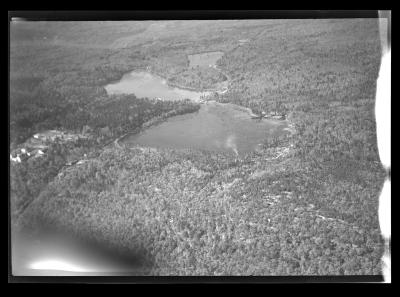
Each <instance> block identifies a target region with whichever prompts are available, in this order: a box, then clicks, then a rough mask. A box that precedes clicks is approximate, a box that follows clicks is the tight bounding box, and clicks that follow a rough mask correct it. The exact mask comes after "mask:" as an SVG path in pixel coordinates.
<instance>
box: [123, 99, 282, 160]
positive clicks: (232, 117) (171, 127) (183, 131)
mask: <svg viewBox="0 0 400 297" xmlns="http://www.w3.org/2000/svg"><path fill="white" fill-rule="evenodd" d="M286 127H287V125H286V122H285V121H273V120H254V119H251V112H250V111H249V110H247V109H245V108H242V107H239V106H237V105H234V104H222V103H217V102H209V103H205V104H202V105H201V108H200V110H199V111H198V112H195V113H190V114H185V115H180V116H175V117H172V118H169V119H167V120H166V121H165V122H163V123H161V124H159V125H156V126H153V127H150V128H148V129H146V130H144V131H143V132H142V133H140V134H137V135H131V136H129V137H127V138H126V139H124V140H123V143H125V144H127V145H137V144H138V145H142V146H148V147H165V148H177V149H180V148H190V149H202V150H208V151H220V152H232V153H234V154H244V153H246V152H250V151H252V150H254V149H255V148H256V147H257V145H258V144H260V143H261V142H262V141H263V140H264V139H265V138H268V137H271V136H276V135H279V134H281V133H287V132H285V131H284V129H285V128H286Z"/></svg>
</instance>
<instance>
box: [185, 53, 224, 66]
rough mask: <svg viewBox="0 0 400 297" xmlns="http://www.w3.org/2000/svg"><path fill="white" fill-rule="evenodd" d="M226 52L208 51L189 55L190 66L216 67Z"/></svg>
mask: <svg viewBox="0 0 400 297" xmlns="http://www.w3.org/2000/svg"><path fill="white" fill-rule="evenodd" d="M223 55H224V52H207V53H199V54H194V55H189V56H188V59H189V67H197V66H199V67H215V66H216V63H217V61H218V60H219V59H220V58H221V57H222V56H223Z"/></svg>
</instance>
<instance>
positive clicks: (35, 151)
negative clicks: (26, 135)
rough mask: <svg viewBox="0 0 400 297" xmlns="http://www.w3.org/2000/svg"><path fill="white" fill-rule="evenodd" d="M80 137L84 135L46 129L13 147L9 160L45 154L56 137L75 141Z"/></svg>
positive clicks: (64, 140)
mask: <svg viewBox="0 0 400 297" xmlns="http://www.w3.org/2000/svg"><path fill="white" fill-rule="evenodd" d="M80 137H84V136H82V135H76V134H72V133H67V132H64V131H58V130H48V131H45V132H42V133H37V134H35V135H33V137H31V138H30V139H28V140H27V141H26V142H25V143H24V144H23V145H22V146H21V147H20V148H17V149H15V150H14V151H13V152H12V153H11V154H10V160H11V161H12V162H16V163H21V162H22V161H24V160H26V159H29V158H32V157H40V156H43V155H44V154H45V152H46V150H47V149H48V147H49V145H50V143H52V142H54V141H55V140H56V139H59V140H61V141H63V142H67V141H75V140H77V139H78V138H80Z"/></svg>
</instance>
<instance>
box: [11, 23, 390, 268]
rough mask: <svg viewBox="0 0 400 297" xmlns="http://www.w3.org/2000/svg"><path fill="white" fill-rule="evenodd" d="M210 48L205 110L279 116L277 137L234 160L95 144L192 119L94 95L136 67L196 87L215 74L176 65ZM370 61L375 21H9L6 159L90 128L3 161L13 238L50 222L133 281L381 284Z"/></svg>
mask: <svg viewBox="0 0 400 297" xmlns="http://www.w3.org/2000/svg"><path fill="white" fill-rule="evenodd" d="M244 39H248V41H247V42H240V41H239V40H244ZM213 51H221V52H224V55H223V57H222V58H221V59H220V60H218V61H217V67H218V68H219V69H221V71H222V72H223V73H226V74H227V75H228V76H229V86H228V91H227V92H226V93H224V94H214V95H213V98H212V99H214V100H216V101H218V102H229V103H235V104H237V105H240V106H244V107H248V108H251V109H252V110H253V111H254V112H257V113H258V112H261V111H264V112H267V113H269V112H277V113H285V114H287V115H288V120H289V121H290V123H291V125H292V127H293V129H292V131H293V133H292V134H290V135H286V136H284V137H280V138H273V139H262V140H261V142H262V143H263V145H262V147H261V148H260V149H259V150H257V151H255V152H252V153H249V154H247V155H246V156H244V157H242V158H239V159H238V158H235V157H234V156H232V154H225V153H211V152H207V151H198V150H170V149H150V148H141V147H137V148H130V149H129V148H122V147H118V146H113V145H111V146H107V148H104V145H105V144H107V143H110V142H112V141H113V140H114V139H116V138H118V137H120V136H122V135H124V134H126V133H127V132H129V131H132V130H135V129H141V128H142V125H143V124H144V123H146V122H148V121H151V120H152V119H154V118H157V117H158V118H164V116H165V115H166V114H168V115H169V116H170V115H176V114H183V113H187V112H195V111H197V110H198V108H199V106H198V104H195V103H193V102H190V101H157V100H153V99H152V98H136V96H134V95H113V96H109V95H107V93H106V91H105V90H104V86H105V85H106V84H108V83H111V82H114V81H116V80H119V79H120V78H121V77H122V75H123V74H125V73H127V72H129V71H133V70H136V69H137V70H139V69H146V68H147V67H148V68H149V69H151V71H152V72H154V73H158V74H159V75H160V76H162V77H165V78H167V79H173V80H175V81H176V82H177V83H178V82H179V83H180V84H181V83H182V84H185V85H187V86H188V87H190V86H192V87H197V88H202V87H204V88H206V87H208V86H209V85H211V84H213V83H216V82H218V81H219V79H220V78H219V77H218V75H217V73H214V72H205V71H204V73H203V72H201V73H199V74H196V75H195V74H193V70H190V69H188V55H191V54H197V53H201V52H213ZM379 62H380V43H379V31H378V23H377V21H376V20H374V19H346V20H340V19H334V20H329V19H327V20H243V21H234V20H232V21H187V22H185V21H169V22H156V21H149V22H98V23H91V22H85V23H77V22H72V23H68V24H67V23H54V24H46V23H36V24H32V23H17V24H11V44H10V69H11V73H10V77H11V85H10V109H11V110H10V129H11V130H10V138H11V148H12V149H14V148H17V147H19V146H20V145H21V144H22V143H23V142H24V141H26V140H27V139H29V138H30V137H31V136H32V135H34V134H35V133H39V132H41V131H44V130H51V129H65V130H68V131H70V132H71V133H81V131H82V129H83V128H84V126H86V125H88V126H90V127H91V128H92V130H93V131H92V132H91V133H92V134H91V137H89V138H88V139H84V140H79V141H76V142H74V143H69V144H68V146H65V145H63V144H61V143H57V142H55V143H52V144H50V145H49V148H48V151H47V152H46V155H45V156H44V157H42V158H37V159H35V160H32V161H27V162H22V163H11V165H10V166H11V168H10V169H11V203H12V209H13V217H12V223H13V226H15V227H16V228H17V229H18V228H19V229H24V230H33V229H35V228H38V227H39V226H41V225H48V224H51V225H53V226H56V227H57V228H59V229H60V230H63V231H67V232H72V233H73V234H75V235H77V236H78V237H81V238H90V239H91V240H93V241H95V242H97V243H99V244H102V245H105V246H110V247H111V248H112V249H115V251H120V252H121V253H128V254H133V255H140V257H142V258H143V274H154V275H355V274H357V275H359V274H365V275H377V274H380V269H381V266H380V257H381V254H382V252H383V241H382V239H381V237H380V233H379V225H378V195H379V192H380V190H381V186H382V183H383V179H384V170H383V169H382V167H381V165H380V163H379V158H378V152H377V145H376V131H375V122H374V113H373V111H374V96H375V87H376V78H377V75H378V71H379ZM211 68H212V67H210V69H211ZM212 69H213V70H210V71H214V70H215V69H214V68H212ZM199 77H200V78H201V77H205V78H209V80H210V82H206V81H205V80H204V81H203V83H201V82H202V80H201V79H200V80H199ZM199 81H200V82H199ZM106 128H107V129H106ZM104 131H107V133H105V132H104ZM108 131H109V132H108ZM85 154H86V155H87V160H88V161H87V162H85V163H83V164H76V165H74V166H71V167H68V170H67V169H64V164H65V162H67V161H68V160H70V159H71V158H72V159H79V158H83V156H84V155H85Z"/></svg>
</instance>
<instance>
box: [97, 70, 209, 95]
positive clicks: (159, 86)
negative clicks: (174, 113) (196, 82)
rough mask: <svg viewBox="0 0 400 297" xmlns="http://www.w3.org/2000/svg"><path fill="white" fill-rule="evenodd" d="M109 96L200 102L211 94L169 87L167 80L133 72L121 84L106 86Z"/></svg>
mask: <svg viewBox="0 0 400 297" xmlns="http://www.w3.org/2000/svg"><path fill="white" fill-rule="evenodd" d="M105 89H106V91H107V93H108V94H110V95H113V94H135V96H136V97H138V98H144V97H147V98H151V99H153V98H161V99H162V100H182V99H191V100H194V101H198V100H199V99H200V96H202V95H204V96H206V95H208V94H209V92H195V91H190V90H183V89H179V88H175V87H171V86H169V85H167V82H166V80H165V79H163V78H161V77H158V76H156V75H153V74H151V73H148V72H145V71H132V72H130V73H127V74H125V75H124V76H123V77H122V79H121V80H120V81H119V82H116V83H112V84H109V85H107V86H105Z"/></svg>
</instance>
